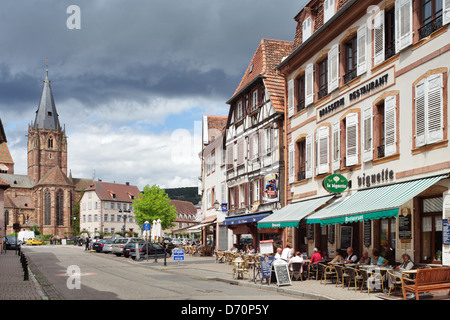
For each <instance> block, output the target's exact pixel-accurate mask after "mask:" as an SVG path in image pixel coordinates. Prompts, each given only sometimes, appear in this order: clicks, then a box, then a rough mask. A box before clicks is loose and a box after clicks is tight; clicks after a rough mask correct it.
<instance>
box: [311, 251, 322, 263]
mask: <svg viewBox="0 0 450 320" xmlns="http://www.w3.org/2000/svg"><path fill="white" fill-rule="evenodd" d="M320 261H322V255H321V254H320V249H318V248H314V253H313V255H312V256H311V259H310V263H311V264H312V265H313V266H314V265H316V266H317V263H318V262H320Z"/></svg>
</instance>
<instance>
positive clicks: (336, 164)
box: [332, 122, 341, 171]
mask: <svg viewBox="0 0 450 320" xmlns="http://www.w3.org/2000/svg"><path fill="white" fill-rule="evenodd" d="M340 129H341V128H340V125H339V122H336V123H335V124H333V164H332V169H333V171H334V170H338V169H339V168H340V166H341V164H340V160H341V159H340V154H339V153H340V139H339V136H340V134H339V133H340Z"/></svg>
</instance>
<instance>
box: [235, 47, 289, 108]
mask: <svg viewBox="0 0 450 320" xmlns="http://www.w3.org/2000/svg"><path fill="white" fill-rule="evenodd" d="M292 49H293V42H292V41H284V40H273V39H262V40H261V42H260V44H259V46H258V49H256V52H255V54H254V55H253V58H252V60H251V61H250V64H249V65H248V67H247V70H246V71H245V74H244V76H243V77H242V79H241V82H240V84H239V86H238V87H237V88H236V91H235V92H234V94H233V97H232V98H231V99H230V100H232V99H233V98H235V97H236V96H237V95H238V94H239V93H240V92H241V90H243V89H244V88H246V86H247V85H249V84H250V83H251V82H252V81H253V80H255V79H256V78H257V77H260V76H262V77H263V81H264V85H265V87H266V89H267V91H268V93H269V97H270V100H271V101H272V103H273V105H274V108H275V110H277V111H284V91H285V82H284V79H283V77H281V76H280V75H278V74H277V72H276V71H275V67H276V66H277V65H278V64H279V63H280V62H281V60H282V59H283V58H284V57H287V56H288V55H289V54H291V52H292ZM250 70H251V72H250Z"/></svg>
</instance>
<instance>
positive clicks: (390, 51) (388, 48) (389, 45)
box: [384, 40, 395, 60]
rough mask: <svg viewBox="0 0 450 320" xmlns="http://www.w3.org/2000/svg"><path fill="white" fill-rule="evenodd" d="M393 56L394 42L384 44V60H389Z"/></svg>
mask: <svg viewBox="0 0 450 320" xmlns="http://www.w3.org/2000/svg"><path fill="white" fill-rule="evenodd" d="M393 55H395V40H393V41H391V42H389V43H387V44H386V49H384V60H387V59H389V58H390V57H392V56H393Z"/></svg>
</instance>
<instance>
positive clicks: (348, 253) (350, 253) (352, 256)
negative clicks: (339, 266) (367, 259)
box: [344, 247, 358, 263]
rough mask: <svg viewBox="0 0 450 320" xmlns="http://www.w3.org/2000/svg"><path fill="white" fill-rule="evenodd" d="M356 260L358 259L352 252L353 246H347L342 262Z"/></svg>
mask: <svg viewBox="0 0 450 320" xmlns="http://www.w3.org/2000/svg"><path fill="white" fill-rule="evenodd" d="M357 260H358V257H357V256H356V254H354V253H353V248H352V247H348V248H347V257H345V259H344V262H345V263H356V261H357Z"/></svg>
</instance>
